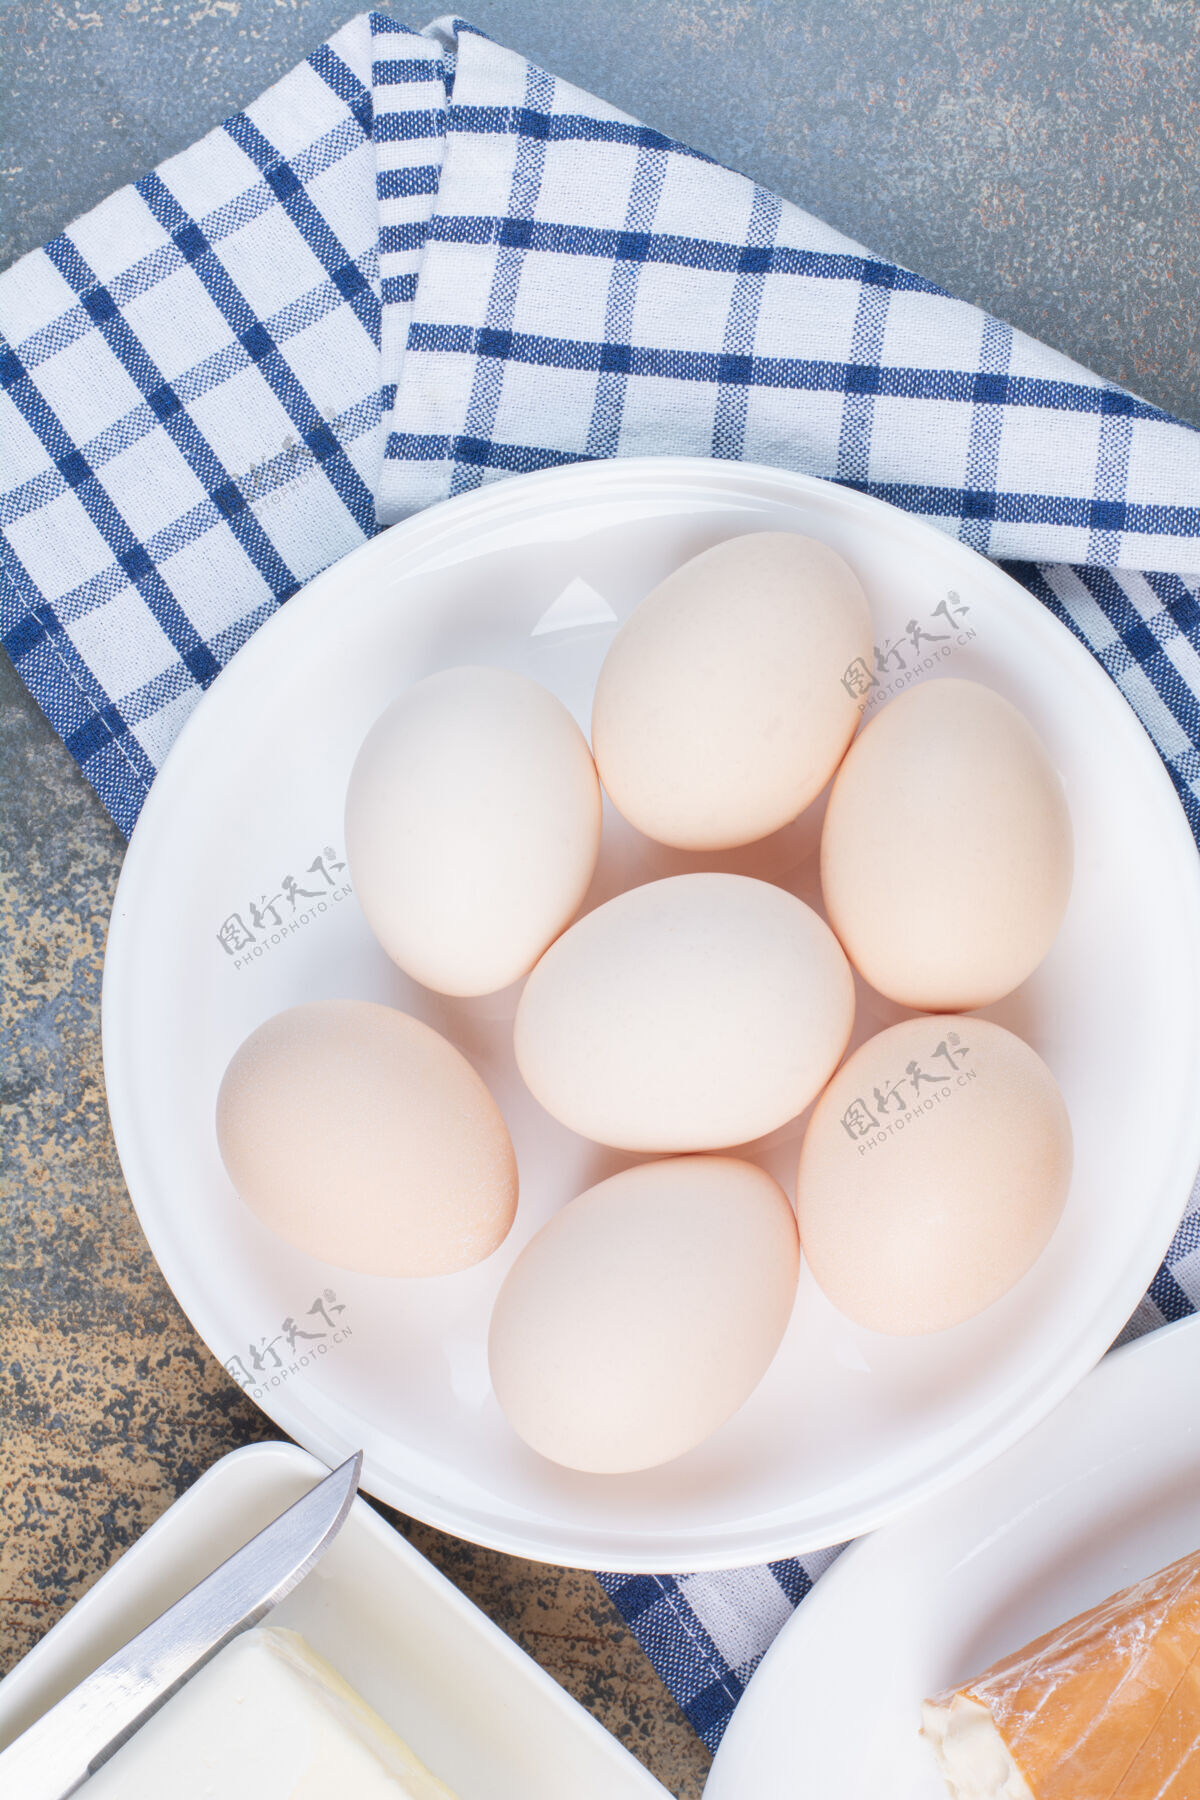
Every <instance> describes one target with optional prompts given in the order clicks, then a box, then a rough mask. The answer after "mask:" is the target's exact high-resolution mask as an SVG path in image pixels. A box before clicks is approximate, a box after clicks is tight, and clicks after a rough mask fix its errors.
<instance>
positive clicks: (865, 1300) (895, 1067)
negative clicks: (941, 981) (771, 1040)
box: [796, 1013, 1072, 1336]
mask: <svg viewBox="0 0 1200 1800" xmlns="http://www.w3.org/2000/svg"><path fill="white" fill-rule="evenodd" d="M1071 1160H1072V1146H1071V1125H1070V1120H1069V1119H1068V1117H1067V1109H1066V1106H1065V1104H1064V1102H1063V1098H1062V1095H1061V1094H1060V1092H1059V1090H1058V1084H1057V1083H1056V1082H1055V1079H1054V1077H1053V1075H1052V1074H1051V1073H1050V1070H1049V1069H1048V1068H1047V1067H1046V1065H1045V1063H1044V1062H1043V1061H1042V1059H1041V1057H1040V1056H1038V1055H1037V1053H1036V1051H1034V1050H1032V1049H1030V1047H1029V1045H1028V1044H1026V1043H1024V1042H1023V1041H1022V1040H1021V1039H1020V1038H1019V1037H1015V1036H1014V1035H1013V1033H1012V1032H1011V1031H1005V1030H1004V1028H1003V1027H1002V1026H1000V1025H993V1024H991V1023H990V1022H989V1021H988V1020H986V1019H974V1018H970V1019H967V1018H963V1017H961V1016H960V1015H959V1014H957V1013H954V1014H949V1015H945V1016H942V1017H938V1016H936V1015H934V1016H928V1015H927V1016H925V1017H922V1018H917V1019H905V1020H903V1021H902V1022H901V1023H900V1024H899V1025H892V1026H890V1027H889V1028H888V1030H886V1031H881V1032H880V1033H879V1034H878V1036H876V1037H873V1038H870V1039H869V1040H868V1041H867V1043H865V1044H863V1045H862V1046H861V1047H860V1048H859V1049H858V1050H856V1051H855V1052H854V1055H853V1056H851V1057H850V1058H849V1059H848V1060H847V1061H846V1062H845V1063H844V1064H843V1066H842V1067H841V1068H840V1069H839V1070H838V1072H837V1074H836V1075H835V1076H834V1078H833V1080H832V1081H831V1082H830V1084H829V1086H828V1087H827V1088H826V1089H825V1092H824V1093H823V1094H822V1095H821V1098H820V1099H819V1100H818V1101H817V1104H816V1106H815V1107H814V1108H813V1115H812V1118H811V1119H810V1121H809V1125H808V1130H807V1132H806V1133H805V1137H804V1143H803V1146H802V1148H801V1151H800V1171H799V1176H798V1180H797V1189H796V1213H797V1218H798V1220H799V1225H800V1241H801V1244H802V1246H803V1249H804V1255H805V1257H806V1258H807V1260H808V1264H809V1267H810V1268H811V1269H812V1272H813V1274H814V1276H815V1277H816V1280H817V1283H818V1285H819V1286H820V1287H821V1288H822V1290H823V1291H824V1293H825V1294H826V1295H827V1296H828V1297H829V1299H830V1300H832V1302H833V1304H834V1305H835V1306H836V1307H838V1308H839V1309H840V1310H841V1311H842V1312H844V1313H845V1314H846V1315H847V1317H848V1318H851V1319H853V1320H854V1321H855V1323H856V1324H859V1325H865V1326H867V1327H869V1328H870V1329H871V1330H872V1331H886V1332H892V1333H895V1334H897V1335H902V1336H908V1335H910V1334H913V1333H918V1332H926V1331H942V1330H944V1329H945V1328H946V1327H947V1326H950V1325H958V1324H960V1323H961V1322H962V1321H963V1320H964V1319H969V1318H972V1317H973V1316H974V1315H975V1314H976V1313H979V1312H982V1311H983V1309H984V1308H985V1307H987V1306H990V1305H991V1304H992V1303H993V1301H995V1300H998V1299H999V1298H1000V1296H1001V1295H1002V1294H1005V1293H1007V1292H1008V1290H1009V1288H1011V1287H1012V1286H1013V1284H1014V1283H1015V1282H1017V1281H1019V1280H1020V1278H1021V1276H1022V1275H1024V1274H1025V1272H1026V1271H1027V1270H1028V1269H1029V1268H1031V1267H1032V1265H1033V1263H1034V1262H1035V1261H1036V1260H1037V1258H1038V1257H1039V1256H1040V1254H1041V1252H1042V1251H1043V1250H1044V1249H1045V1247H1046V1245H1047V1243H1048V1242H1049V1240H1050V1236H1051V1234H1052V1232H1053V1231H1054V1228H1055V1226H1056V1225H1057V1223H1058V1220H1059V1216H1060V1214H1061V1212H1062V1209H1063V1206H1064V1205H1065V1203H1066V1198H1067V1189H1068V1187H1069V1186H1070V1180H1071Z"/></svg>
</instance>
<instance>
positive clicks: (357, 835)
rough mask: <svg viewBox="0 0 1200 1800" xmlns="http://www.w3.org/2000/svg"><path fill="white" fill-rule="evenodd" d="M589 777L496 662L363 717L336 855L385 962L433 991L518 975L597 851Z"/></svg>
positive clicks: (532, 693)
mask: <svg viewBox="0 0 1200 1800" xmlns="http://www.w3.org/2000/svg"><path fill="white" fill-rule="evenodd" d="M600 812H601V801H600V786H599V782H598V781H597V779H596V771H595V767H594V766H593V763H592V758H591V754H590V752H589V751H588V747H587V743H586V741H585V739H584V737H583V733H582V732H581V731H580V730H579V727H578V726H577V725H576V724H575V721H574V720H573V719H572V718H571V715H570V714H569V713H568V711H567V709H566V707H565V706H563V705H562V703H561V702H560V701H558V700H556V699H555V698H554V696H553V695H552V694H549V693H547V692H546V690H545V688H543V687H539V686H538V684H537V682H535V681H530V680H529V679H528V678H527V677H526V676H524V675H515V674H513V673H511V672H510V671H509V670H507V669H484V668H461V669H446V670H444V671H443V672H442V673H441V674H438V675H431V676H429V677H428V678H427V679H426V680H425V681H420V682H418V683H417V684H416V686H415V687H412V688H410V689H409V690H408V692H407V693H405V694H402V695H401V696H400V698H399V699H398V700H396V701H395V702H394V703H393V704H392V705H391V706H390V707H389V708H388V709H387V711H386V712H385V713H384V714H383V715H382V717H381V718H380V719H378V720H377V721H376V723H375V724H374V725H373V726H372V728H371V730H370V731H369V732H368V734H367V737H366V740H365V742H364V744H363V746H362V749H361V750H360V751H359V753H358V758H357V761H356V762H355V764H354V768H353V771H352V773H351V776H350V786H349V791H348V793H347V796H346V851H347V861H348V863H349V865H350V874H351V878H352V880H353V883H354V890H355V893H356V894H357V896H358V900H359V903H360V905H361V906H362V909H363V912H364V913H365V914H366V918H367V922H368V924H369V925H370V927H371V929H372V931H373V932H374V933H375V935H376V937H377V938H378V939H379V941H380V943H381V944H382V945H383V947H384V949H385V950H386V951H387V953H388V955H389V956H390V957H391V958H392V960H393V961H394V962H396V963H398V964H399V966H400V967H401V968H402V969H403V970H404V971H405V972H406V973H407V974H409V975H411V976H412V977H413V979H414V980H416V981H419V982H421V983H422V984H423V985H424V986H425V987H428V988H433V989H435V990H436V991H437V992H439V993H443V994H459V995H468V994H490V993H495V992H496V991H497V990H499V989H500V988H505V987H508V986H509V984H510V983H511V982H514V981H517V980H519V979H520V977H521V976H522V975H525V974H527V973H528V971H529V970H530V969H531V968H532V967H533V965H534V963H535V962H536V961H537V959H538V957H539V956H540V955H541V954H542V951H543V950H544V949H545V948H546V946H547V944H549V943H551V942H552V941H553V939H554V938H556V937H557V936H558V934H559V932H560V931H562V929H563V928H564V926H566V925H567V924H568V923H569V922H570V920H571V919H572V918H573V917H574V915H575V913H576V912H577V911H578V909H579V904H580V902H581V901H582V899H583V896H584V894H585V893H586V892H587V888H588V884H589V882H590V881H591V878H592V872H593V870H594V869H595V866H596V858H597V855H598V854H599V849H600Z"/></svg>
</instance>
